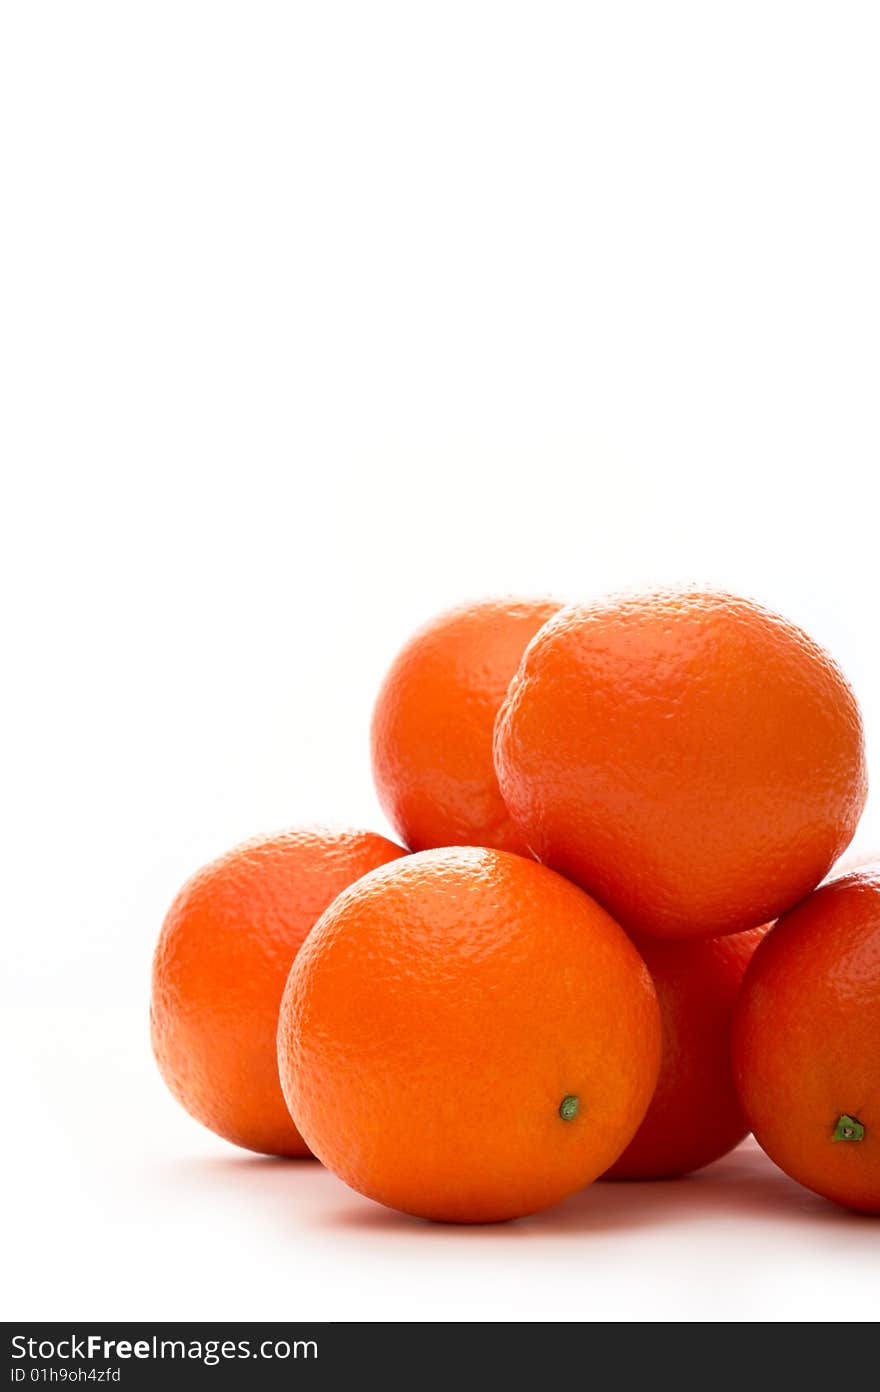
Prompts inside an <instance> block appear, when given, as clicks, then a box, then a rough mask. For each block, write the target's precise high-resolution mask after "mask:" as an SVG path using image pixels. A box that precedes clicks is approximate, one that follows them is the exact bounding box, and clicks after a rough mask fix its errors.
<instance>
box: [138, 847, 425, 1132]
mask: <svg viewBox="0 0 880 1392" xmlns="http://www.w3.org/2000/svg"><path fill="white" fill-rule="evenodd" d="M405 854H406V853H405V851H403V850H402V849H401V847H400V846H395V845H394V843H393V842H391V841H386V840H385V838H384V837H383V836H376V835H374V834H373V833H372V832H369V831H328V830H325V829H321V828H315V829H311V830H303V831H286V832H282V833H281V834H280V835H278V836H270V837H265V838H262V839H255V840H253V841H246V842H245V843H244V845H242V846H238V847H236V849H235V850H232V851H229V852H228V853H227V854H226V855H224V856H221V857H220V859H219V860H215V861H214V862H213V863H212V864H211V865H207V866H205V868H204V869H202V870H199V871H198V873H197V874H195V875H194V876H193V877H192V879H191V880H189V881H188V883H187V884H185V885H184V887H183V889H182V890H181V891H180V893H179V894H178V896H177V898H176V899H175V901H174V903H173V904H172V906H171V908H170V909H169V911H168V915H167V917H166V919H165V923H164V926H163V928H162V933H161V936H160V938H159V943H158V946H157V948H156V954H155V957H154V960H153V992H152V1002H151V1009H150V1020H151V1027H152V1037H153V1048H154V1051H155V1054H156V1059H157V1061H158V1064H159V1068H160V1070H161V1073H162V1076H163V1078H164V1079H165V1082H166V1083H167V1084H168V1087H169V1088H170V1089H171V1091H172V1092H173V1093H174V1096H175V1097H176V1098H177V1100H178V1101H179V1102H181V1103H182V1104H183V1106H184V1107H185V1108H186V1110H187V1111H188V1112H189V1113H190V1114H191V1115H192V1116H194V1117H195V1118H196V1120H197V1121H200V1122H202V1124H203V1125H204V1126H207V1127H209V1128H210V1129H211V1130H212V1131H216V1132H217V1134H218V1135H220V1136H225V1138H226V1139H227V1140H228V1141H233V1142H234V1143H235V1144H236V1145H240V1146H245V1147H246V1148H247V1149H248V1150H257V1151H261V1152H264V1153H265V1154H268V1155H308V1153H309V1151H308V1147H307V1146H306V1145H305V1143H304V1141H303V1139H302V1137H301V1136H300V1134H299V1132H298V1131H297V1129H296V1127H295V1126H294V1125H293V1122H292V1121H291V1120H290V1114H289V1112H288V1110H287V1107H286V1106H285V1103H284V1098H283V1096H282V1094H281V1087H280V1085H279V1082H278V1063H277V1057H276V1050H275V1034H276V1029H277V1025H278V1006H279V1003H280V1001H281V995H282V992H283V990H284V983H285V982H286V980H287V974H288V972H289V970H290V964H291V962H292V961H293V959H294V957H295V955H296V953H297V951H298V950H299V948H300V946H301V944H302V942H303V939H304V938H305V936H306V934H307V933H308V932H309V930H310V928H311V927H312V925H313V924H314V922H315V920H316V919H317V918H318V917H319V916H320V914H321V913H322V912H323V910H324V909H326V907H327V905H328V904H330V903H331V902H332V900H333V899H335V897H336V895H337V894H338V893H339V891H340V890H341V889H344V888H345V887H346V886H347V885H350V884H351V883H352V881H354V880H356V879H358V877H359V876H360V875H363V874H365V873H366V871H368V870H373V869H375V867H376V866H377V865H384V864H385V863H386V861H389V860H394V859H395V858H396V857H398V856H402V855H405Z"/></svg>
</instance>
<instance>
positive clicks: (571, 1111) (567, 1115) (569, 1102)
mask: <svg viewBox="0 0 880 1392" xmlns="http://www.w3.org/2000/svg"><path fill="white" fill-rule="evenodd" d="M580 1106H581V1099H580V1098H579V1097H575V1095H574V1093H573V1092H569V1093H567V1094H566V1096H565V1097H563V1099H562V1101H561V1102H560V1104H559V1115H560V1116H561V1117H562V1120H563V1121H574V1119H575V1117H576V1116H577V1114H578V1112H579V1111H580Z"/></svg>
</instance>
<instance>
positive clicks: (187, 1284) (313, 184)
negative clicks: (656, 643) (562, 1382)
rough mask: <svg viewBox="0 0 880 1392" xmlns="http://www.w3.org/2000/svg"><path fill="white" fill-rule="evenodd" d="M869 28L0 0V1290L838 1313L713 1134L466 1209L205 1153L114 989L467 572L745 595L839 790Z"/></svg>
mask: <svg viewBox="0 0 880 1392" xmlns="http://www.w3.org/2000/svg"><path fill="white" fill-rule="evenodd" d="M878 66H880V18H878V12H877V8H876V6H875V5H873V4H871V3H865V4H859V3H846V4H842V5H841V4H839V3H837V4H831V3H828V4H811V3H807V2H806V0H799V3H796V4H780V3H773V0H760V3H748V2H747V0H744V2H742V3H739V4H737V5H706V4H705V3H702V2H700V3H693V4H683V3H669V4H663V5H658V4H655V3H646V4H633V3H626V0H618V3H615V4H607V3H602V4H585V3H576V4H571V5H567V4H553V3H548V0H542V3H540V4H538V3H534V4H517V3H513V0H507V2H506V3H503V4H498V5H493V4H485V3H479V0H467V3H460V4H459V3H453V2H452V0H447V2H446V3H444V4H442V5H425V4H421V5H420V4H415V5H414V4H412V3H410V2H409V0H406V3H400V4H388V3H373V4H360V3H352V4H340V3H333V0H324V3H321V4H303V3H300V4H291V3H279V4H259V3H248V4H228V3H221V2H220V0H212V3H210V4H196V3H186V0H171V3H164V2H163V0H152V3H150V4H149V5H146V4H144V5H138V4H127V5H120V4H118V3H117V2H116V0H110V2H109V3H105V4H98V3H89V2H88V0H83V2H82V3H79V4H77V5H70V4H68V3H57V4H52V3H36V4H35V3H33V0H20V2H19V3H17V2H16V0H8V3H7V4H5V5H4V7H3V11H2V20H0V131H2V168H0V188H2V193H3V203H4V213H3V216H2V220H0V238H2V256H0V276H2V302H3V309H2V316H0V318H2V325H0V334H2V364H0V367H2V383H3V396H4V406H3V412H2V425H0V429H2V460H3V467H4V477H5V483H4V502H3V507H2V518H0V524H2V533H3V535H2V547H0V564H2V568H3V577H2V580H3V584H2V593H3V624H4V631H5V636H4V640H3V644H4V656H5V659H6V663H5V665H6V675H5V678H4V681H3V686H2V700H3V703H4V707H5V716H4V720H3V724H2V729H3V764H2V767H3V773H2V784H3V790H4V799H3V802H4V806H3V814H2V815H3V827H2V835H3V846H4V857H3V859H4V870H3V899H4V908H3V915H2V919H3V921H2V934H3V949H4V955H5V957H6V959H7V967H8V969H7V970H6V971H5V973H4V984H3V988H2V991H3V995H2V1017H3V1018H2V1024H3V1031H4V1041H3V1046H2V1058H3V1065H4V1073H5V1079H4V1082H3V1089H4V1092H3V1096H4V1109H3V1110H4V1120H5V1122H6V1127H5V1132H6V1139H5V1146H4V1149H3V1152H2V1157H0V1164H2V1168H3V1177H2V1191H3V1194H4V1196H5V1199H6V1202H7V1205H8V1207H9V1209H10V1210H11V1212H10V1213H9V1214H8V1216H7V1218H6V1220H5V1230H6V1234H7V1235H6V1238H5V1240H4V1247H5V1252H6V1260H5V1261H4V1262H3V1268H4V1270H3V1276H2V1279H3V1281H4V1283H7V1284H8V1286H9V1289H8V1290H7V1291H6V1295H5V1299H4V1313H5V1314H6V1315H7V1316H9V1317H25V1316H31V1317H42V1318H84V1317H91V1318H111V1317H143V1318H149V1317H172V1318H186V1317H213V1318H216V1319H226V1318H233V1317H236V1316H238V1317H242V1318H248V1317H257V1316H263V1317H266V1318H269V1317H284V1318H292V1319H295V1318H301V1317H302V1318H304V1317H321V1318H331V1317H332V1318H336V1319H343V1318H346V1317H348V1318H364V1319H386V1318H428V1319H449V1318H455V1317H463V1318H475V1317H476V1318H479V1317H490V1318H529V1317H534V1318H553V1317H562V1318H576V1319H595V1318H610V1319H618V1320H625V1319H634V1318H648V1319H710V1318H720V1319H728V1320H741V1319H752V1318H757V1319H797V1320H802V1319H810V1318H820V1317H821V1318H827V1319H832V1320H834V1319H845V1318H867V1317H875V1316H876V1312H877V1308H878V1294H880V1290H878V1287H880V1255H878V1229H877V1226H876V1224H874V1223H872V1222H871V1221H870V1220H863V1219H858V1218H855V1217H853V1216H851V1215H848V1214H846V1213H844V1212H842V1211H838V1210H836V1209H834V1208H832V1207H831V1206H829V1205H827V1204H824V1203H823V1202H822V1201H821V1200H819V1199H817V1198H814V1197H812V1196H810V1195H809V1194H807V1193H806V1192H805V1191H803V1190H800V1189H798V1188H797V1186H795V1185H794V1184H792V1183H790V1182H789V1181H788V1180H787V1179H785V1177H784V1176H782V1175H780V1173H779V1172H778V1171H776V1170H775V1169H774V1168H773V1167H772V1166H771V1165H770V1163H769V1161H765V1160H764V1159H763V1157H762V1156H761V1155H760V1154H759V1153H758V1152H756V1151H755V1150H754V1149H750V1148H746V1149H744V1150H742V1151H740V1152H738V1153H737V1154H736V1155H735V1156H733V1157H730V1158H729V1159H727V1160H726V1161H722V1162H721V1163H720V1164H719V1165H718V1166H716V1167H714V1168H712V1169H710V1170H707V1171H705V1172H704V1173H703V1174H701V1175H699V1176H697V1177H696V1178H694V1179H692V1180H687V1181H682V1182H678V1183H673V1184H666V1185H642V1186H632V1185H630V1186H609V1185H597V1186H594V1187H593V1189H591V1190H590V1191H588V1192H586V1193H585V1194H583V1195H581V1196H578V1197H576V1198H575V1199H573V1200H571V1201H570V1202H569V1203H568V1204H567V1205H565V1206H563V1207H562V1208H560V1209H558V1210H556V1211H554V1212H553V1213H550V1214H547V1215H545V1216H542V1217H538V1218H535V1219H533V1220H530V1221H527V1222H522V1223H517V1224H511V1225H507V1226H506V1227H499V1228H495V1229H477V1230H455V1229H446V1228H438V1227H431V1226H429V1225H426V1224H422V1223H416V1222H414V1221H411V1220H408V1219H403V1218H398V1217H397V1216H396V1215H394V1214H390V1213H386V1212H385V1211H383V1210H381V1209H379V1208H377V1207H376V1206H374V1205H372V1204H370V1203H369V1202H368V1201H367V1200H364V1199H361V1198H359V1197H358V1196H356V1195H354V1194H351V1193H349V1192H348V1191H347V1190H346V1189H344V1187H343V1186H342V1185H341V1184H340V1183H339V1182H338V1181H336V1180H335V1179H334V1178H333V1177H332V1176H330V1175H329V1174H327V1173H325V1172H323V1171H321V1170H320V1169H319V1168H318V1167H317V1166H316V1165H313V1164H308V1163H306V1164H280V1163H277V1162H273V1161H268V1160H260V1159H258V1158H250V1157H248V1156H247V1155H246V1154H245V1153H243V1152H241V1153H239V1152H236V1151H235V1150H234V1149H233V1148H231V1147H229V1146H226V1145H224V1144H223V1143H222V1142H221V1141H219V1140H217V1139H215V1138H214V1137H212V1136H211V1135H209V1134H208V1133H207V1132H203V1131H201V1130H200V1129H199V1127H198V1126H197V1125H196V1124H195V1123H194V1122H191V1121H190V1120H189V1118H188V1117H187V1116H186V1115H185V1114H184V1113H183V1112H182V1111H180V1110H179V1108H177V1106H176V1105H175V1104H174V1103H173V1102H172V1100H171V1099H170V1097H169V1096H168V1095H167V1094H166V1093H165V1091H164V1089H163V1087H162V1084H161V1082H160V1080H159V1078H158V1075H157V1074H156V1072H155V1069H154V1067H153V1065H152V1062H151V1059H150V1056H149V1049H148V1038H147V994H148V970H149V960H150V954H151V950H152V946H153V942H154V939H155V937H156V935H157V933H158V930H159V926H160V923H161V920H162V916H163V913H164V911H165V908H166V907H167V905H168V903H169V901H170V899H171V898H172V897H173V895H174V893H175V892H176V890H177V888H178V886H179V884H180V883H181V881H182V880H183V879H184V878H185V877H186V876H187V875H188V874H189V873H190V872H191V871H192V870H193V869H194V868H195V867H196V866H197V865H199V864H200V863H201V862H203V861H204V860H206V859H209V858H211V857H212V856H213V855H215V854H216V853H218V852H220V851H222V850H223V849H225V848H226V847H227V846H228V845H230V844H232V843H234V842H236V841H237V840H239V839H241V838H242V837H244V836H247V835H250V834H252V833H255V832H258V831H262V830H272V829H275V828H278V827H281V826H285V825H292V824H295V823H297V822H300V821H303V820H305V821H309V820H313V819H316V818H319V819H328V818H329V819H332V820H337V821H343V822H349V823H351V822H354V823H358V822H359V823H362V824H365V825H369V826H372V827H375V828H376V829H377V830H383V829H385V828H384V824H383V822H382V819H381V815H380V813H379V810H378V807H377V804H376V801H375V797H374V794H373V791H372V787H371V782H370V774H369V765H368V756H367V728H368V721H369V715H370V708H371V703H372V699H373V696H374V693H375V691H376V688H377V685H378V683H379V681H380V678H381V676H382V672H383V669H384V667H385V665H386V663H387V662H388V661H389V659H390V657H391V656H392V654H393V652H394V651H395V649H396V647H397V646H398V644H399V643H400V642H401V641H402V640H403V638H404V637H405V636H406V635H407V634H408V632H409V631H410V630H411V629H412V627H413V626H414V625H415V624H417V623H418V622H420V621H421V620H422V619H423V618H424V617H426V616H428V615H430V614H431V613H432V612H434V611H435V610H437V609H439V608H443V607H446V606H447V605H449V604H451V603H453V602H456V601H458V600H459V599H461V598H464V597H467V596H473V595H479V594H481V593H497V592H504V591H514V592H525V593H532V592H538V593H544V592H551V593H557V594H559V595H561V596H579V595H589V594H593V593H595V592H597V591H601V590H604V589H607V588H610V587H615V586H619V585H638V584H642V583H650V582H653V581H666V580H676V579H688V578H691V577H693V578H697V579H707V580H710V581H717V582H718V583H721V584H726V585H728V586H732V587H733V588H735V589H737V590H744V591H747V592H752V593H755V594H757V595H758V596H759V597H760V598H762V599H764V600H765V601H766V602H769V603H771V604H774V605H776V606H777V607H779V608H782V609H783V610H784V611H786V612H787V613H789V614H791V615H792V616H793V617H795V618H796V619H798V620H800V621H801V622H803V623H804V624H805V625H806V626H807V627H808V628H809V629H810V630H811V631H812V632H813V633H814V634H815V635H816V636H817V637H819V638H820V639H822V640H823V641H825V642H826V643H827V644H828V645H829V646H830V647H831V648H832V649H833V651H834V652H835V654H836V655H837V656H838V658H839V659H840V660H841V662H842V663H843V664H844V666H845V668H846V669H847V671H848V673H849V675H850V677H851V679H852V680H853V682H854V683H855V685H856V687H857V689H858V691H859V693H860V696H861V699H862V703H863V706H864V709H865V713H866V722H867V728H868V738H869V755H870V759H871V770H872V773H873V776H874V780H875V783H877V782H878V777H880V769H878V757H880V756H878V751H880V743H878V740H880V731H878V726H880V657H878V624H877V598H878V596H877V576H878V540H877V536H878V534H877V516H878V492H880V485H878V455H880V448H878V447H880V418H878V402H877V384H878V373H880V334H878V324H880V256H878V247H880V195H878V180H877V156H878V150H877V146H878V132H880V87H878V83H877V72H878ZM876 807H877V803H876V801H875V802H874V803H873V804H872V805H869V810H868V813H867V815H866V819H865V823H864V826H863V829H862V831H861V832H860V838H859V839H860V844H861V845H862V846H864V847H867V848H870V847H871V843H872V840H873V843H874V845H875V846H876V844H877V843H878V841H880V835H878V831H880V828H878V814H877V812H876V810H872V808H873V809H876ZM10 1234H11V1236H10Z"/></svg>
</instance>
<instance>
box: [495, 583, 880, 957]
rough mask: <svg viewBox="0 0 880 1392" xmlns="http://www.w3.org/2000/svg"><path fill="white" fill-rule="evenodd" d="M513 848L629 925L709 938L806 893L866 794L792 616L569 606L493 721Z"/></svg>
mask: <svg viewBox="0 0 880 1392" xmlns="http://www.w3.org/2000/svg"><path fill="white" fill-rule="evenodd" d="M495 764H496V769H497V771H498V777H499V783H500V786H501V791H502V793H503V795H504V798H505V800H506V803H507V806H508V808H509V809H510V812H511V815H512V817H513V819H514V821H515V822H516V824H517V825H518V826H519V828H520V829H521V831H522V833H523V836H524V837H525V839H526V841H527V843H528V845H529V846H530V848H531V849H532V851H533V852H534V854H535V855H536V856H537V858H538V859H539V860H541V861H543V862H544V863H545V864H547V865H551V866H553V868H554V869H556V870H559V871H560V872H561V873H562V874H564V875H568V876H569V877H570V878H571V879H573V880H575V881H576V882H577V883H578V884H581V885H583V887H584V888H585V889H586V890H588V892H589V893H591V894H594V895H595V896H596V898H597V899H598V900H599V901H600V903H602V904H604V905H605V907H606V908H607V909H608V910H609V912H610V913H612V914H613V915H614V916H615V918H617V919H618V920H619V922H620V923H622V924H623V926H624V927H625V928H626V929H627V930H628V931H632V932H634V933H635V934H636V935H637V936H642V935H652V936H656V937H669V938H679V937H689V936H694V937H717V936H719V935H720V934H724V933H736V932H740V931H742V930H744V929H747V928H754V927H756V926H757V925H759V924H762V923H767V922H769V921H770V920H771V919H774V918H775V917H776V916H777V915H778V914H779V913H781V912H783V911H784V910H785V909H787V908H790V907H791V905H792V904H794V903H796V902H797V901H798V900H799V899H801V898H803V896H804V895H805V894H807V893H808V892H809V891H810V890H811V889H812V888H813V887H814V886H815V885H816V884H818V882H819V881H820V880H821V879H822V877H823V876H824V875H825V874H826V872H827V871H828V870H829V868H830V867H831V865H832V864H833V863H834V861H835V859H836V858H837V856H839V855H840V853H841V852H842V851H843V849H844V848H845V847H846V846H847V845H848V843H849V841H850V839H851V837H852V835H853V832H854V831H855V827H856V824H857V822H858V819H859V816H860V813H861V811H862V808H863V806H864V801H865V795H866V790H867V780H866V773H865V761H864V749H863V740H862V725H861V718H860V715H859V710H858V706H857V705H856V700H855V697H854V696H853V694H852V691H851V690H850V688H849V686H848V685H847V683H846V681H845V679H844V677H843V675H842V674H841V672H840V670H839V668H838V667H837V666H836V665H835V663H834V662H833V660H832V659H831V658H830V657H829V656H828V654H827V653H825V652H824V651H823V650H822V649H821V648H819V647H818V646H817V645H816V644H815V643H813V642H812V641H811V639H809V638H808V637H807V636H806V634H804V633H802V632H801V630H800V629H798V628H796V627H795V626H794V625H793V624H791V623H789V622H787V620H785V619H782V618H780V617H779V616H778V615H776V614H772V613H770V612H769V611H768V610H766V609H763V608H761V607H760V606H759V605H757V604H755V603H753V602H751V601H749V600H745V599H737V598H735V597H734V596H731V595H726V594H721V593H714V592H703V591H697V590H685V591H659V592H655V593H651V594H646V595H631V596H616V597H611V598H609V599H604V600H600V601H597V602H596V603H594V604H585V605H580V606H574V607H570V608H566V609H564V610H562V611H560V612H559V613H558V614H557V615H556V616H555V617H554V618H553V619H551V620H550V621H549V623H548V624H546V625H545V627H544V628H543V629H542V630H541V632H540V633H539V634H538V635H537V637H536V638H535V639H534V640H533V641H532V643H531V644H530V645H529V647H528V649H527V651H526V653H525V656H524V658H523V661H522V663H521V664H520V667H519V670H518V672H517V675H516V676H515V678H514V680H513V682H512V684H511V687H510V692H509V694H508V697H507V700H506V701H505V703H504V705H503V706H502V709H501V711H500V712H499V716H498V723H497V727H496V739H495Z"/></svg>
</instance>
